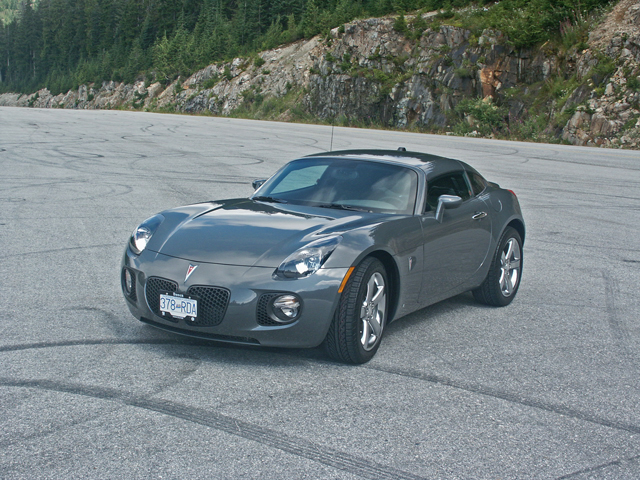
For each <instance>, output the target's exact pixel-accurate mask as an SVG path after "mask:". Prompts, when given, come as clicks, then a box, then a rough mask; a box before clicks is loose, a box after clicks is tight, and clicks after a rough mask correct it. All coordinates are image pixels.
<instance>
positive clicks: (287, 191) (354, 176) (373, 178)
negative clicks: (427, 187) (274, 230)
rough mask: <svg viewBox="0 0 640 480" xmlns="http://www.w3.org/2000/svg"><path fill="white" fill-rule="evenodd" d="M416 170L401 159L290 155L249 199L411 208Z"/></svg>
mask: <svg viewBox="0 0 640 480" xmlns="http://www.w3.org/2000/svg"><path fill="white" fill-rule="evenodd" d="M417 184H418V175H417V173H416V172H414V171H413V170H411V169H409V168H405V167H403V166H401V165H390V164H387V163H380V162H370V161H364V160H352V159H331V158H309V159H301V160H295V161H293V162H291V163H289V164H287V165H285V167H284V168H283V169H282V170H280V171H279V172H278V173H276V175H274V176H273V177H272V178H271V179H269V181H268V182H267V183H265V184H264V186H263V187H262V188H260V190H259V193H258V194H257V195H255V196H254V197H253V198H254V199H255V200H262V201H272V202H277V203H290V204H294V205H310V206H317V207H324V208H339V209H346V210H361V211H368V212H376V213H393V214H403V215H410V214H413V210H414V206H415V201H416V192H417Z"/></svg>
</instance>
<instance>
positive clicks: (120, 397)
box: [0, 377, 424, 480]
mask: <svg viewBox="0 0 640 480" xmlns="http://www.w3.org/2000/svg"><path fill="white" fill-rule="evenodd" d="M0 385H2V386H5V387H17V388H34V389H39V390H48V391H54V392H59V393H68V394H73V395H82V396H85V397H92V398H97V399H101V400H108V401H115V402H119V403H122V404H124V405H127V406H131V407H136V408H141V409H144V410H148V411H152V412H156V413H160V414H163V415H168V416H171V417H174V418H180V419H182V420H186V421H188V422H192V423H197V424H199V425H204V426H207V427H211V428H214V429H216V430H220V431H222V432H225V433H228V434H231V435H235V436H238V437H241V438H244V439H247V440H251V441H254V442H257V443H260V444H263V445H266V446H269V447H271V448H276V449H278V450H281V451H283V452H286V453H290V454H293V455H296V456H299V457H304V458H307V459H309V460H312V461H315V462H318V463H321V464H323V465H328V466H330V467H333V468H336V469H339V470H343V471H346V472H349V473H353V474H355V475H359V476H361V477H364V478H370V479H373V480H376V479H388V480H394V479H400V480H401V479H407V480H424V477H420V476H418V475H414V474H412V473H409V472H405V471H403V470H399V469H397V468H394V467H389V466H386V465H382V464H379V463H377V462H372V461H370V460H367V459H364V458H360V457H357V456H355V455H350V454H347V453H344V452H342V451H340V450H337V449H334V448H331V447H326V446H321V445H318V444H315V443H313V442H309V441H308V440H305V439H303V438H298V437H294V436H291V435H287V434H284V433H282V432H278V431H276V430H272V429H270V428H264V427H260V426H258V425H255V424H252V423H249V422H245V421H243V420H238V419H236V418H233V417H230V416H227V415H223V414H220V413H215V412H212V411H209V410H205V409H203V408H194V407H190V406H188V405H184V404H179V403H175V402H171V401H168V400H154V399H150V398H148V397H142V396H137V395H131V394H128V393H125V392H122V391H119V390H115V389H111V388H104V387H96V386H89V385H78V384H73V383H64V382H55V381H51V380H16V379H11V378H2V377H0Z"/></svg>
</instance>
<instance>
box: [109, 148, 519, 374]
mask: <svg viewBox="0 0 640 480" xmlns="http://www.w3.org/2000/svg"><path fill="white" fill-rule="evenodd" d="M253 185H254V188H255V189H256V191H255V192H254V194H253V195H252V196H251V197H249V198H240V199H232V200H220V201H211V202H204V203H198V204H195V205H189V206H185V207H179V208H175V209H171V210H167V211H164V212H162V213H159V214H157V215H154V216H153V217H151V218H149V219H147V220H145V221H144V222H142V223H141V224H140V225H139V226H138V227H137V228H136V229H135V230H134V232H133V234H132V235H131V238H130V239H129V243H128V245H127V248H126V251H125V254H124V257H123V261H122V274H121V283H122V290H123V293H124V297H125V299H126V303H127V305H128V307H129V309H130V310H131V313H132V314H133V315H134V316H135V317H136V318H138V319H139V320H141V321H143V322H145V323H147V324H149V325H153V326H154V327H158V328H161V329H164V330H168V331H170V332H175V333H180V334H184V335H190V336H194V337H199V338H205V339H211V340H216V341H224V342H231V343H239V344H250V345H263V346H278V347H315V346H318V345H320V344H321V343H324V345H325V348H326V351H327V352H328V354H329V355H330V356H331V357H332V358H334V359H337V360H340V361H343V362H347V363H364V362H367V361H368V360H370V359H371V358H372V357H373V355H374V354H375V353H376V351H377V349H378V347H379V346H380V341H381V339H382V334H383V332H384V329H385V327H386V326H387V325H388V324H389V323H390V322H391V321H394V320H397V319H399V318H400V317H403V316H405V315H407V314H408V313H411V312H413V311H416V310H418V309H420V308H423V307H425V306H427V305H430V304H433V303H436V302H439V301H441V300H443V299H446V298H449V297H452V296H454V295H458V294H460V293H463V292H466V291H472V292H473V295H474V297H475V298H476V300H478V301H479V302H481V303H484V304H489V305H495V306H505V305H507V304H509V303H510V302H511V301H512V300H513V298H514V297H515V295H516V292H517V291H518V287H519V285H520V279H521V276H522V265H523V264H522V253H523V243H524V238H525V226H524V220H523V218H522V213H521V211H520V206H519V204H518V200H517V198H516V195H515V194H514V193H513V192H512V191H510V190H504V189H502V188H500V186H498V185H497V184H495V183H492V182H488V181H487V180H485V179H484V177H482V175H480V174H479V173H478V172H477V171H476V170H474V169H473V168H472V167H471V166H469V165H467V164H466V163H463V162H461V161H458V160H453V159H449V158H443V157H439V156H435V155H429V154H424V153H415V152H406V151H404V149H402V148H401V149H398V151H395V150H345V151H337V152H329V153H323V154H315V155H310V156H307V157H303V158H300V159H298V160H294V161H292V162H290V163H288V164H286V165H285V166H284V167H282V168H281V169H280V170H278V171H277V172H276V173H275V174H274V175H273V176H272V177H271V178H269V179H268V180H256V181H255V182H254V183H253Z"/></svg>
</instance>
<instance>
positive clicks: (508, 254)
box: [473, 227, 522, 307]
mask: <svg viewBox="0 0 640 480" xmlns="http://www.w3.org/2000/svg"><path fill="white" fill-rule="evenodd" d="M521 278H522V238H520V234H519V233H518V232H517V231H516V230H515V229H513V228H511V227H507V228H506V229H505V231H504V232H503V234H502V237H500V241H499V242H498V248H497V249H496V252H495V254H494V255H493V259H492V261H491V266H490V267H489V272H488V273H487V277H486V278H485V279H484V281H483V282H482V285H480V286H479V287H478V288H477V289H475V290H473V296H474V297H475V299H476V300H477V301H478V302H480V303H484V304H485V305H493V306H496V307H504V306H505V305H509V304H510V303H511V301H512V300H513V298H514V297H515V296H516V293H518V287H519V286H520V279H521Z"/></svg>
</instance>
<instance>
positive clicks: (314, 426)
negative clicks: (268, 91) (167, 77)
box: [0, 107, 640, 479]
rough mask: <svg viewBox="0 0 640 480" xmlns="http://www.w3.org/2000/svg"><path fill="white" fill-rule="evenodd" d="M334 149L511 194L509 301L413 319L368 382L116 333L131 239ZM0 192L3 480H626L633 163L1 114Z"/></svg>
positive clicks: (113, 114) (599, 153) (134, 116)
mask: <svg viewBox="0 0 640 480" xmlns="http://www.w3.org/2000/svg"><path fill="white" fill-rule="evenodd" d="M331 145H332V146H333V149H345V148H392V149H395V148H397V147H406V148H407V150H416V151H423V152H429V153H434V154H438V155H444V156H449V157H453V158H457V159H460V160H464V161H466V162H468V163H470V164H471V165H473V166H474V167H476V168H477V169H478V170H479V171H480V172H481V173H482V174H483V175H484V176H486V177H487V178H488V179H490V180H491V181H495V182H498V183H499V184H500V185H501V186H503V187H505V188H509V189H512V190H514V191H515V192H516V194H517V195H518V198H519V199H520V203H521V206H522V209H523V213H524V217H525V220H526V222H527V236H526V241H525V245H524V271H523V278H522V284H521V287H520V291H519V292H518V296H517V297H516V299H515V301H514V302H513V303H512V304H511V305H510V306H508V307H505V308H491V307H485V306H481V305H478V304H476V303H475V302H474V300H473V297H472V296H471V295H470V294H463V295H459V296H457V297H455V298H453V299H450V300H447V301H444V302H441V303H439V304H436V305H434V306H431V307H428V308H425V309H423V310H420V311H418V312H416V313H414V314H412V315H409V316H407V317H405V318H404V319H402V320H400V321H398V322H395V323H393V324H391V325H390V326H389V328H388V329H387V330H386V331H385V337H384V339H383V341H382V345H381V347H380V350H379V351H378V353H377V355H376V356H375V357H374V359H373V360H372V361H371V362H369V363H367V364H365V365H361V366H348V365H342V364H339V363H335V362H333V361H330V360H329V359H328V358H327V357H326V356H325V354H324V352H323V351H322V349H320V348H316V349H310V350H286V349H261V348H249V347H238V346H230V345H224V344H217V343H212V342H206V341H197V340H193V339H189V338H186V337H181V336H176V335H171V334H168V333H165V332H162V331H158V330H156V329H154V328H152V327H150V326H147V325H144V324H142V323H140V322H138V321H137V320H136V319H134V318H133V317H132V316H131V315H130V313H129V311H128V309H127V307H126V305H125V301H124V299H123V298H122V294H121V291H120V279H119V265H120V260H121V257H122V254H123V252H124V248H125V244H126V242H127V239H128V237H129V235H130V233H131V231H132V230H133V229H134V227H136V225H137V224H138V223H139V222H140V221H142V220H144V219H145V218H147V217H149V216H151V215H153V214H154V213H156V212H159V211H161V210H163V209H166V208H171V207H175V206H179V205H184V204H188V203H195V202H200V201H206V200H213V199H221V198H234V197H241V196H247V195H249V194H250V193H251V192H252V188H251V181H252V180H253V179H257V178H265V177H267V176H269V175H270V174H272V173H273V172H274V171H275V170H276V169H277V168H278V167H280V166H281V165H283V164H284V163H285V162H287V161H289V160H291V159H293V158H295V157H297V156H301V155H306V154H311V153H317V152H322V151H327V150H329V149H330V147H331ZM0 175H1V176H0V478H3V479H4V478H6V479H20V478H25V479H26V478H29V479H30V478H95V479H111V478H127V479H130V478H163V479H166V478H176V479H183V478H220V479H241V478H242V479H244V478H252V479H262V478H266V479H297V478H300V479H302V478H309V479H360V478H368V479H437V478H442V479H458V478H460V479H472V478H473V479H498V478H500V479H519V478H523V479H524V478H526V479H530V478H536V479H537V478H541V479H542V478H543V479H561V478H562V479H565V478H567V479H637V478H640V381H639V377H640V356H639V353H638V352H639V351H640V348H639V347H640V295H639V294H638V291H639V285H640V273H639V272H640V235H639V233H640V230H639V225H640V152H637V151H623V150H611V149H608V150H607V149H597V148H581V147H571V146H564V145H545V144H534V143H516V142H506V141H497V140H481V139H473V138H459V137H449V136H436V135H423V134H416V133H405V132H392V131H378V130H365V129H348V128H342V127H336V128H335V129H332V127H330V126H314V125H296V124H288V123H276V122H257V121H249V120H235V119H227V118H213V117H191V116H181V115H160V114H150V113H137V112H125V111H73V110H44V109H43V110H38V109H26V108H25V109H18V108H7V107H0Z"/></svg>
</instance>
